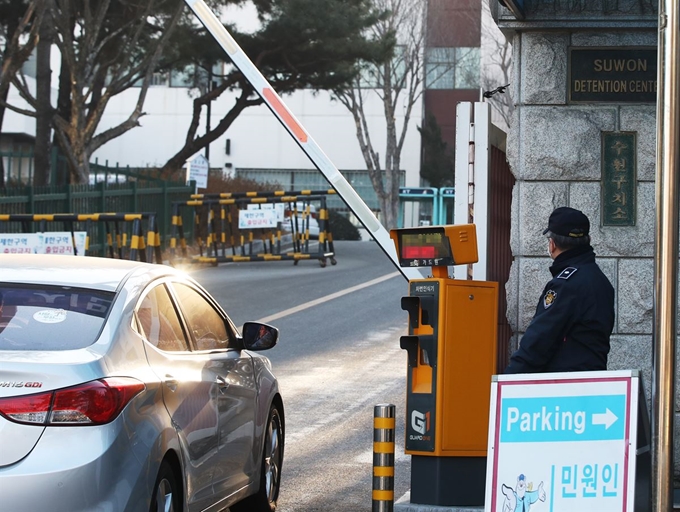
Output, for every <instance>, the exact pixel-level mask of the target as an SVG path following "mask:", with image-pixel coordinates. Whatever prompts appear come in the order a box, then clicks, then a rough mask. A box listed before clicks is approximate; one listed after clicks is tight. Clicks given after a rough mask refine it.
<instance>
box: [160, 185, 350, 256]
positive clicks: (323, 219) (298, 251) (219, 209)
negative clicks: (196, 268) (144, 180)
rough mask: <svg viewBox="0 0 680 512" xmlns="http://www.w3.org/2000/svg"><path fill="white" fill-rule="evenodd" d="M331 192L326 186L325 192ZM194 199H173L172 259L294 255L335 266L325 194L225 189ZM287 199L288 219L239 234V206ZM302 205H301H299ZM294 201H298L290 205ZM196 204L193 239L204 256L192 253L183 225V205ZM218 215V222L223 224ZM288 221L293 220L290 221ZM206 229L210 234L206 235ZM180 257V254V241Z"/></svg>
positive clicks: (198, 195) (280, 202)
mask: <svg viewBox="0 0 680 512" xmlns="http://www.w3.org/2000/svg"><path fill="white" fill-rule="evenodd" d="M324 192H327V191H324ZM192 198H193V199H191V200H189V201H178V202H174V203H173V204H172V235H171V239H170V252H171V258H173V260H179V259H181V260H182V261H183V262H187V263H209V264H214V265H216V264H218V263H224V262H230V261H234V262H236V261H239V262H245V261H280V260H292V261H293V262H294V264H297V263H298V261H299V260H303V259H315V258H316V259H318V260H319V262H320V264H321V266H322V267H325V266H326V260H327V259H328V260H330V262H331V264H333V265H335V264H336V263H337V262H336V260H335V251H334V247H333V236H332V234H331V231H330V228H329V224H328V208H327V207H326V197H325V196H324V195H320V196H315V195H310V194H305V193H303V194H302V195H300V196H297V195H283V194H282V193H280V192H269V193H263V192H259V193H250V192H245V193H223V194H210V195H208V194H195V195H192ZM311 201H319V203H320V208H319V211H318V225H319V236H318V243H317V244H315V245H316V247H317V250H316V251H314V250H313V249H312V248H311V246H312V245H314V244H310V233H309V221H310V218H311V214H310V202H311ZM277 203H278V204H288V212H287V213H290V215H289V216H288V220H287V221H286V222H284V223H281V224H282V225H277V227H276V228H262V229H258V228H253V229H249V230H248V231H247V233H246V235H247V236H246V235H244V234H243V233H241V234H240V235H238V236H237V235H236V234H235V230H234V227H233V224H234V220H235V219H237V218H238V217H236V215H238V211H239V210H242V209H243V208H244V207H245V206H247V205H249V204H250V205H264V204H277ZM299 203H300V204H301V205H302V208H301V210H298V209H297V205H298V204H299ZM291 205H293V206H291ZM185 206H189V207H193V208H194V211H193V214H194V216H193V219H194V222H195V233H194V239H195V240H196V242H197V244H198V250H199V255H198V256H195V257H193V258H189V257H188V248H187V242H186V237H185V233H184V228H183V220H182V215H181V208H182V207H185ZM218 219H219V224H218ZM286 223H289V224H288V225H286ZM286 227H287V228H288V230H289V231H290V233H291V237H292V240H291V241H292V250H287V251H284V250H283V248H282V229H283V228H286ZM255 231H259V234H260V241H261V243H262V245H261V247H262V248H261V250H255V249H254V242H255V234H254V232H255ZM204 234H205V237H204V236H203V235H204ZM178 241H179V246H180V250H181V256H178V255H177V252H176V251H177V244H178Z"/></svg>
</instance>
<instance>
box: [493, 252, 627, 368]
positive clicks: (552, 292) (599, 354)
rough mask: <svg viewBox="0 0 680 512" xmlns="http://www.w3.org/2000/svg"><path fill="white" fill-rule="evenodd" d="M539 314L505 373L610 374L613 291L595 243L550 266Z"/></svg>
mask: <svg viewBox="0 0 680 512" xmlns="http://www.w3.org/2000/svg"><path fill="white" fill-rule="evenodd" d="M550 272H551V274H552V275H553V278H552V280H551V281H550V282H549V283H548V284H547V285H546V286H545V289H544V290H543V295H541V298H540V299H539V301H538V306H537V307H536V314H535V315H534V318H533V319H532V320H531V323H530V324H529V327H528V328H527V331H526V333H525V334H524V336H523V337H522V340H521V342H520V346H519V349H518V350H517V351H516V352H515V353H514V354H512V357H511V358H510V364H509V365H508V367H507V368H506V369H505V373H533V372H568V371H584V370H606V369H607V354H608V353H609V336H610V335H611V333H612V329H613V327H614V288H613V287H612V285H611V283H610V282H609V280H608V279H607V277H606V276H605V275H604V274H603V273H602V270H600V267H598V266H597V263H595V253H594V252H593V248H592V247H591V246H590V245H585V246H580V247H575V248H573V249H570V250H568V251H566V252H563V253H561V254H560V255H558V256H557V258H555V261H554V262H553V265H552V266H551V267H550Z"/></svg>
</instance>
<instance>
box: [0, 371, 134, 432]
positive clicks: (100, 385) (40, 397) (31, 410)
mask: <svg viewBox="0 0 680 512" xmlns="http://www.w3.org/2000/svg"><path fill="white" fill-rule="evenodd" d="M144 388H145V386H144V384H143V383H141V382H139V381H138V380H136V379H132V378H128V377H110V378H106V379H101V380H95V381H92V382H87V383H85V384H80V385H79V386H75V387H72V388H65V389H58V390H56V391H50V392H47V393H39V394H36V395H26V396H19V397H9V398H0V414H1V415H2V416H4V417H5V418H7V419H8V420H11V421H15V422H17V423H27V424H30V425H103V424H104V423H109V422H111V421H113V420H114V419H115V418H116V416H118V414H120V411H122V410H123V408H124V407H125V406H126V405H127V404H128V402H129V401H130V400H132V399H133V398H134V397H135V396H136V395H137V394H138V393H140V392H141V391H142V390H144Z"/></svg>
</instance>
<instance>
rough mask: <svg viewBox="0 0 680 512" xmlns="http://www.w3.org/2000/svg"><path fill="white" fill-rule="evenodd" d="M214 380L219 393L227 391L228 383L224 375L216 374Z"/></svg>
mask: <svg viewBox="0 0 680 512" xmlns="http://www.w3.org/2000/svg"><path fill="white" fill-rule="evenodd" d="M215 382H217V386H218V387H219V388H220V393H225V392H226V391H227V388H228V387H229V383H228V382H227V381H226V379H225V378H224V377H222V376H221V375H218V376H217V377H215Z"/></svg>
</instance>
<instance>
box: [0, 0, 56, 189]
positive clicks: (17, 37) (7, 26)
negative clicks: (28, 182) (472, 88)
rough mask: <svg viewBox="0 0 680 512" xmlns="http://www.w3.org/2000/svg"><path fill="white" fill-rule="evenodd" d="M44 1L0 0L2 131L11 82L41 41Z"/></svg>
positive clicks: (0, 171) (1, 179)
mask: <svg viewBox="0 0 680 512" xmlns="http://www.w3.org/2000/svg"><path fill="white" fill-rule="evenodd" d="M44 4H45V0H33V1H21V0H0V20H2V21H0V40H2V41H3V42H4V49H3V51H2V67H1V68H0V131H2V122H3V119H4V117H5V105H6V104H7V95H8V92H9V87H10V84H11V83H12V80H13V78H14V77H15V76H16V73H17V72H18V71H19V69H21V66H23V65H24V63H25V62H26V61H27V60H28V58H29V57H30V56H31V52H32V51H33V49H34V48H35V45H36V43H37V41H38V31H39V28H40V20H41V17H42V14H43V12H44ZM4 186H5V172H4V167H3V164H2V161H1V160H0V187H4Z"/></svg>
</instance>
